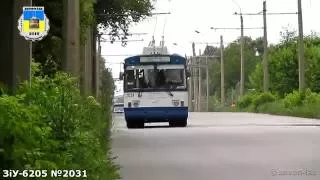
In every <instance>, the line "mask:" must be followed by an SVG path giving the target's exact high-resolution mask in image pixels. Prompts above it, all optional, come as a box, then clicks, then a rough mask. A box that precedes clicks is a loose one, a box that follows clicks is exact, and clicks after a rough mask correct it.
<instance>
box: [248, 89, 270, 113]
mask: <svg viewBox="0 0 320 180" xmlns="http://www.w3.org/2000/svg"><path fill="white" fill-rule="evenodd" d="M275 100H276V97H275V96H274V95H272V94H271V93H261V94H259V95H257V96H255V98H254V99H253V101H252V104H253V107H254V110H255V111H256V110H257V108H258V106H260V105H262V104H265V103H270V102H274V101H275Z"/></svg>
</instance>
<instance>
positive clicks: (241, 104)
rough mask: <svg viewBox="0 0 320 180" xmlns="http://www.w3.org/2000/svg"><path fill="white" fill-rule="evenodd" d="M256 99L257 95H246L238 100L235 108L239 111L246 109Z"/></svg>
mask: <svg viewBox="0 0 320 180" xmlns="http://www.w3.org/2000/svg"><path fill="white" fill-rule="evenodd" d="M256 97H257V94H247V95H245V96H243V97H241V98H240V100H239V101H238V102H237V107H238V108H240V109H246V108H248V107H249V106H250V105H251V104H252V103H253V101H254V99H255V98H256Z"/></svg>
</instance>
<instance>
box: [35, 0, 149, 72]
mask: <svg viewBox="0 0 320 180" xmlns="http://www.w3.org/2000/svg"><path fill="white" fill-rule="evenodd" d="M33 4H34V5H35V6H44V7H45V12H46V15H47V17H48V18H49V20H50V31H49V33H48V35H47V36H46V37H45V38H44V39H43V40H42V41H39V42H35V43H34V46H33V56H34V58H35V61H36V62H39V63H41V66H42V69H43V70H44V72H43V73H44V74H45V75H49V76H52V75H54V74H55V72H57V71H60V70H61V69H62V57H63V47H64V44H63V38H62V33H63V31H62V25H63V1H62V0H50V1H46V0H37V1H34V2H33ZM152 9H153V8H152V5H151V2H150V1H149V0H99V1H97V3H96V4H94V0H80V42H81V43H82V44H84V43H85V42H86V40H87V35H88V30H89V29H90V28H93V29H94V30H96V29H95V27H96V26H97V25H102V26H103V27H104V29H105V30H106V31H110V33H111V34H112V36H111V39H112V40H115V39H116V38H117V37H118V38H119V39H121V40H123V41H125V40H126V37H127V35H128V30H129V27H130V25H131V24H132V23H137V22H139V21H141V20H143V19H144V18H145V17H147V15H148V14H149V13H150V12H151V10H152ZM101 14H109V15H108V16H101ZM115 14H127V15H124V16H116V15H115ZM130 14H134V15H130ZM121 32H122V33H121ZM119 34H123V35H119Z"/></svg>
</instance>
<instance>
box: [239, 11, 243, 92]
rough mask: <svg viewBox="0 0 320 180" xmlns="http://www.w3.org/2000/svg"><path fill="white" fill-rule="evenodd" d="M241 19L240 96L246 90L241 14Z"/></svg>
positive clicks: (241, 18) (241, 19) (241, 17)
mask: <svg viewBox="0 0 320 180" xmlns="http://www.w3.org/2000/svg"><path fill="white" fill-rule="evenodd" d="M240 21H241V39H240V43H241V44H240V58H241V60H240V61H241V75H240V96H243V92H244V59H243V46H244V39H243V16H242V14H241V15H240Z"/></svg>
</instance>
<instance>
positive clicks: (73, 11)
mask: <svg viewBox="0 0 320 180" xmlns="http://www.w3.org/2000/svg"><path fill="white" fill-rule="evenodd" d="M63 13H64V21H63V28H64V29H63V30H64V32H63V36H64V59H63V70H64V71H65V72H68V73H70V74H71V75H72V76H75V77H79V75H80V1H79V0H67V1H63Z"/></svg>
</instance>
